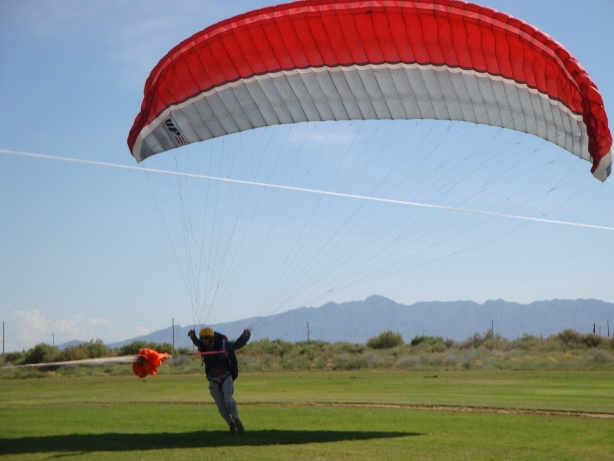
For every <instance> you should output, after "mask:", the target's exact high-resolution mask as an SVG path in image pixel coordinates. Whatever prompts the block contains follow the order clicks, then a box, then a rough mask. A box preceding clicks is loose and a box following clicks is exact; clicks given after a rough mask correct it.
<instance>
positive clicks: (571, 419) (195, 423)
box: [0, 370, 614, 460]
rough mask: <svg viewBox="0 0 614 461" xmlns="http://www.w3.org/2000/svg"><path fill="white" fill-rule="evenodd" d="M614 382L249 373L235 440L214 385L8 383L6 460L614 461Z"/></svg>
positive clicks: (581, 377)
mask: <svg viewBox="0 0 614 461" xmlns="http://www.w3.org/2000/svg"><path fill="white" fill-rule="evenodd" d="M613 382H614V372H611V371H571V372H570V371H543V372H540V371H530V372H522V371H474V370H468V371H438V372H424V371H354V372H350V371H347V372H269V373H256V372H250V373H243V374H242V375H241V377H240V378H239V380H238V381H237V384H236V393H235V397H236V399H237V401H238V403H239V411H240V416H241V419H242V421H243V422H244V424H245V427H246V433H245V434H243V435H242V436H235V437H230V436H229V435H228V434H227V426H226V424H225V423H224V422H223V420H222V419H221V417H220V416H219V415H218V414H217V410H216V408H215V406H214V405H213V403H212V400H211V398H210V397H209V395H208V390H207V389H206V383H205V378H204V376H203V375H196V374H189V375H171V374H168V375H167V374H164V373H161V374H160V375H159V376H157V377H150V378H147V379H145V380H140V379H138V378H136V377H134V376H105V375H101V376H80V377H66V376H55V377H54V376H53V375H51V376H50V377H47V378H28V379H2V380H0V429H1V430H2V431H1V434H0V457H1V458H2V459H16V460H32V459H51V458H58V457H60V458H63V459H86V460H96V459H118V460H120V459H121V460H123V459H143V460H183V459H211V458H219V457H223V458H228V459H237V460H240V459H246V460H305V459H314V460H350V459H363V460H371V459H373V460H375V459H377V460H387V459H390V460H392V459H401V460H407V459H426V460H536V459H539V460H589V459H590V460H608V459H609V460H611V459H614V386H613V385H612V383H613Z"/></svg>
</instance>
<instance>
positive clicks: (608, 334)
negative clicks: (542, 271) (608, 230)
mask: <svg viewBox="0 0 614 461" xmlns="http://www.w3.org/2000/svg"><path fill="white" fill-rule="evenodd" d="M607 322H608V338H609V337H610V321H609V320H607ZM2 353H3V354H4V322H2Z"/></svg>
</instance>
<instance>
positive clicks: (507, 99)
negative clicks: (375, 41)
mask: <svg viewBox="0 0 614 461" xmlns="http://www.w3.org/2000/svg"><path fill="white" fill-rule="evenodd" d="M171 113H172V114H173V117H174V120H175V123H176V125H177V128H178V129H179V130H180V132H181V134H182V135H183V137H184V138H185V139H186V140H187V141H188V142H193V141H194V140H206V139H210V138H212V137H218V136H223V135H226V134H229V133H236V132H239V131H244V130H248V129H252V128H257V127H262V126H269V125H275V124H280V123H297V122H303V121H323V120H346V119H390V118H394V119H399V118H401V119H416V118H429V119H437V120H465V121H468V122H473V123H482V124H488V125H494V126H502V127H504V128H510V129H514V130H518V131H523V132H526V133H531V134H533V135H536V136H539V137H542V138H544V139H547V140H549V141H551V142H553V143H555V144H557V145H559V146H561V147H563V148H564V149H567V150H569V151H571V152H573V153H574V154H576V155H578V156H581V155H582V152H587V143H588V140H587V136H586V134H585V133H586V129H585V127H584V125H583V123H582V121H581V120H577V117H575V116H573V115H572V114H570V113H569V112H568V111H567V110H566V109H565V108H564V107H563V106H561V105H560V104H559V103H558V102H557V101H550V100H548V99H547V98H546V97H545V96H544V95H540V94H537V92H536V91H535V90H532V89H529V88H527V87H526V86H524V85H521V84H516V83H514V82H512V81H505V80H503V79H501V78H499V77H493V76H488V75H486V74H479V73H475V72H472V71H467V70H460V69H451V70H450V69H446V68H433V67H430V66H417V65H411V66H405V65H399V64H394V65H380V66H360V67H359V66H350V67H346V68H334V69H326V68H318V69H302V70H294V71H288V72H278V73H276V74H272V75H266V76H258V77H252V78H250V79H248V80H245V81H243V82H233V83H230V84H228V85H225V86H222V87H219V88H216V89H213V90H211V91H209V92H207V93H203V94H201V95H198V96H196V97H195V98H194V99H193V100H192V101H186V102H184V103H181V104H179V105H178V106H175V107H172V108H169V109H167V111H165V112H164V113H163V114H161V115H160V117H158V118H157V119H156V120H155V121H154V122H153V123H152V124H151V125H150V126H149V127H147V129H146V130H143V133H144V138H142V158H146V157H147V156H149V155H151V154H152V153H157V152H161V151H163V150H168V149H171V148H174V147H178V145H180V144H177V142H176V141H175V137H174V135H172V136H171V135H170V134H169V131H168V130H167V128H166V126H165V125H164V120H166V119H167V118H169V116H170V115H171ZM147 133H148V134H147ZM137 142H139V141H138V140H137ZM584 158H585V159H587V160H590V159H589V158H588V154H585V157H584Z"/></svg>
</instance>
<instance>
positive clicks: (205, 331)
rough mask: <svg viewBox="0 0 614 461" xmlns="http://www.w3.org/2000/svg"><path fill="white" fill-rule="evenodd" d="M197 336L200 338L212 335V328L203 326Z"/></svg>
mask: <svg viewBox="0 0 614 461" xmlns="http://www.w3.org/2000/svg"><path fill="white" fill-rule="evenodd" d="M199 336H200V337H201V338H207V337H212V336H213V330H212V329H211V328H203V329H202V330H200V333H199Z"/></svg>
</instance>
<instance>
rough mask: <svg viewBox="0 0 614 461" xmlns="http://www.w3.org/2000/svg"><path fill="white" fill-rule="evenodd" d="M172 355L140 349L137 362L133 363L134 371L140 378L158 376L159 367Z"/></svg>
mask: <svg viewBox="0 0 614 461" xmlns="http://www.w3.org/2000/svg"><path fill="white" fill-rule="evenodd" d="M169 357H170V355H169V354H168V353H166V352H157V351H155V350H153V349H146V348H143V349H139V352H138V354H137V356H136V360H135V361H134V362H133V363H132V371H133V372H134V374H135V375H137V376H138V377H139V378H144V377H146V376H147V375H152V376H156V374H157V373H158V367H159V366H160V365H161V364H162V362H164V361H165V360H166V359H168V358H169Z"/></svg>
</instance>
